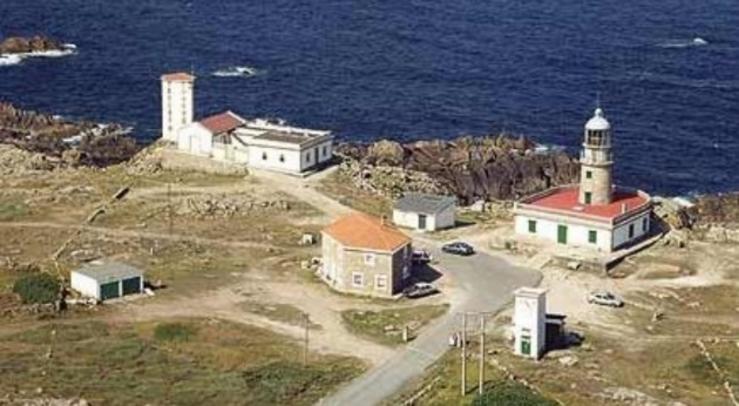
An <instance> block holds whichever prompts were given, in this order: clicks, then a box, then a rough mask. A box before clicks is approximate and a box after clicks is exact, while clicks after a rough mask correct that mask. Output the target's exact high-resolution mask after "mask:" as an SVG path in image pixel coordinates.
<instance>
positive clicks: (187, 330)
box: [154, 323, 196, 341]
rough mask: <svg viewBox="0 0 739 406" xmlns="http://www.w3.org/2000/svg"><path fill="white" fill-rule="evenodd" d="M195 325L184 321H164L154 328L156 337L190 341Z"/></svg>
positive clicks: (162, 339) (158, 338)
mask: <svg viewBox="0 0 739 406" xmlns="http://www.w3.org/2000/svg"><path fill="white" fill-rule="evenodd" d="M195 332H196V331H195V327H193V326H190V325H187V324H183V323H162V324H159V325H157V326H156V327H155V328H154V338H156V339H157V340H161V341H189V340H190V338H192V336H193V335H195Z"/></svg>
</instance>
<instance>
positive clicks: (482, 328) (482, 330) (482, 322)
mask: <svg viewBox="0 0 739 406" xmlns="http://www.w3.org/2000/svg"><path fill="white" fill-rule="evenodd" d="M483 383H485V315H484V314H482V313H481V314H480V383H478V385H477V392H478V393H479V394H480V396H482V392H483V388H482V387H483Z"/></svg>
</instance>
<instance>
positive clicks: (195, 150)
mask: <svg viewBox="0 0 739 406" xmlns="http://www.w3.org/2000/svg"><path fill="white" fill-rule="evenodd" d="M176 141H177V149H178V150H180V151H183V152H187V153H190V154H195V155H201V156H211V155H212V154H213V133H211V132H210V131H209V130H208V129H207V128H205V127H204V126H203V125H202V124H200V123H191V124H189V125H187V126H185V127H182V128H181V129H179V130H178V131H177V136H176Z"/></svg>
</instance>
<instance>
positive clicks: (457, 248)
mask: <svg viewBox="0 0 739 406" xmlns="http://www.w3.org/2000/svg"><path fill="white" fill-rule="evenodd" d="M441 250H442V251H444V252H447V253H449V254H454V255H472V254H474V253H475V249H474V248H473V247H472V246H471V245H469V244H467V243H466V242H461V241H457V242H452V243H449V244H444V246H443V247H441Z"/></svg>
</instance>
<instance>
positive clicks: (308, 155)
mask: <svg viewBox="0 0 739 406" xmlns="http://www.w3.org/2000/svg"><path fill="white" fill-rule="evenodd" d="M305 162H308V163H310V152H308V153H307V154H305Z"/></svg>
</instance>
